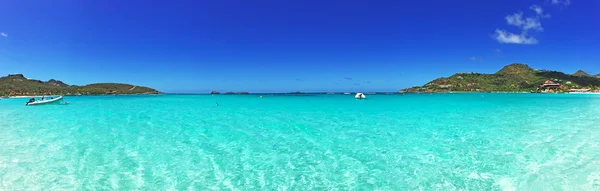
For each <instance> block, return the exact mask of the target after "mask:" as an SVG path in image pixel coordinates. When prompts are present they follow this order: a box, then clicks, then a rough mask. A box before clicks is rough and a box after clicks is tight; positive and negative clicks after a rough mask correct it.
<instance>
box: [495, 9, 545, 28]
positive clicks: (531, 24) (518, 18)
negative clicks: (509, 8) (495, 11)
mask: <svg viewBox="0 0 600 191" xmlns="http://www.w3.org/2000/svg"><path fill="white" fill-rule="evenodd" d="M505 19H506V23H508V24H509V25H514V26H517V27H520V28H521V29H523V31H528V30H531V29H533V30H538V31H542V30H544V29H543V28H542V23H540V20H539V19H538V18H536V17H527V18H525V19H523V12H518V13H515V14H512V15H508V16H506V17H505Z"/></svg>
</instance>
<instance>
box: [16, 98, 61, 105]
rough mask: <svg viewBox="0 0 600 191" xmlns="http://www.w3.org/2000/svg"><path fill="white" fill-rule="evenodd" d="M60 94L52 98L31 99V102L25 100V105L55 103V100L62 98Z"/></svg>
mask: <svg viewBox="0 0 600 191" xmlns="http://www.w3.org/2000/svg"><path fill="white" fill-rule="evenodd" d="M62 98H63V97H62V96H58V97H55V98H52V99H47V100H37V101H33V102H27V103H26V104H25V105H41V104H47V103H55V102H57V101H60V100H62Z"/></svg>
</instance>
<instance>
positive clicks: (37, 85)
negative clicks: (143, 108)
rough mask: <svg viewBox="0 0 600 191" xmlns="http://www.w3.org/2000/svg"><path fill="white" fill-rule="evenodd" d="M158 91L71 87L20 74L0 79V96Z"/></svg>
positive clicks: (109, 85)
mask: <svg viewBox="0 0 600 191" xmlns="http://www.w3.org/2000/svg"><path fill="white" fill-rule="evenodd" d="M158 93H160V92H159V91H157V90H155V89H152V88H148V87H142V86H134V85H130V84H119V83H97V84H89V85H85V86H71V85H68V84H65V83H64V82H62V81H59V80H55V79H50V80H48V81H46V82H44V81H41V80H33V79H27V78H25V77H24V76H23V75H22V74H11V75H8V76H4V77H0V95H12V96H16V95H49V94H53V95H100V94H158Z"/></svg>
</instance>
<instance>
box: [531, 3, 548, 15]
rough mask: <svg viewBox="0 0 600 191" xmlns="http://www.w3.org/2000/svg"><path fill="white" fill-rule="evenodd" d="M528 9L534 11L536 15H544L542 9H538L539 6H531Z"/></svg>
mask: <svg viewBox="0 0 600 191" xmlns="http://www.w3.org/2000/svg"><path fill="white" fill-rule="evenodd" d="M529 9H531V10H533V11H535V13H537V14H538V15H541V14H543V13H544V9H542V7H540V6H539V5H532V6H531V7H529Z"/></svg>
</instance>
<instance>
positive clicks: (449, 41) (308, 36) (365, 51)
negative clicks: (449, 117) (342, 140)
mask: <svg viewBox="0 0 600 191" xmlns="http://www.w3.org/2000/svg"><path fill="white" fill-rule="evenodd" d="M598 10H600V1H595V0H570V1H568V0H502V1H491V0H490V1H481V0H456V1H446V0H435V1H434V0H420V1H398V0H389V1H387V0H385V1H384V0H382V1H366V0H345V1H327V0H303V1H281V0H257V1H243V0H214V1H210V0H207V1H197V0H195V1H194V0H179V1H156V0H144V1H142V0H129V1H116V0H105V1H76V0H56V1H29V0H7V1H3V2H2V3H1V6H0V32H1V33H0V74H2V75H5V74H8V73H23V74H25V76H27V77H29V78H35V79H41V80H48V79H50V78H56V79H59V80H63V81H64V82H66V83H69V84H87V83H95V82H124V83H132V84H139V85H145V86H150V87H154V88H157V89H159V90H162V91H166V92H207V91H210V90H218V91H250V92H288V91H297V90H298V91H397V90H398V89H401V88H406V87H410V86H413V85H422V84H424V83H426V82H428V81H429V80H432V79H434V78H437V77H441V76H449V75H452V74H454V73H458V72H471V71H473V72H484V73H493V72H495V71H497V70H499V69H500V68H501V67H502V66H504V65H507V64H509V63H513V62H520V63H526V64H529V65H530V66H532V67H534V68H540V69H552V70H559V71H564V72H567V73H573V72H575V71H576V70H578V69H582V70H585V71H587V72H589V73H592V74H597V73H600V62H599V61H600V46H599V45H600V36H599V35H598V34H600V24H599V21H600V11H598Z"/></svg>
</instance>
